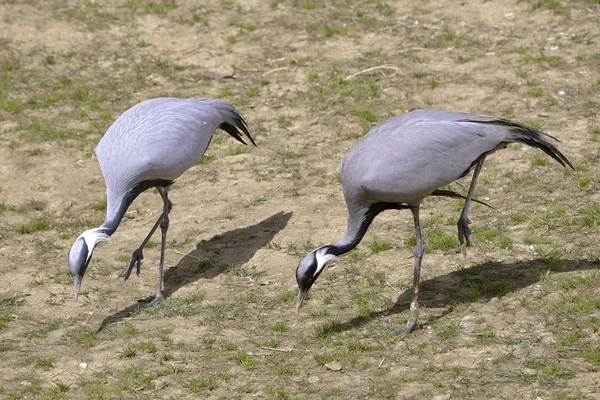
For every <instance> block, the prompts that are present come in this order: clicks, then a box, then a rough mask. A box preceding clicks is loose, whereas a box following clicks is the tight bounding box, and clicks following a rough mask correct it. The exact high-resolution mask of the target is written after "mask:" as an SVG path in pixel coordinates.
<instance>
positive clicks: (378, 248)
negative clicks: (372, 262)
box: [369, 237, 392, 254]
mask: <svg viewBox="0 0 600 400" xmlns="http://www.w3.org/2000/svg"><path fill="white" fill-rule="evenodd" d="M369 248H370V249H371V251H372V252H373V253H375V254H376V253H381V252H382V251H386V250H389V249H391V248H392V244H391V243H389V242H386V241H385V240H379V239H377V238H376V237H374V238H373V242H371V244H370V245H369Z"/></svg>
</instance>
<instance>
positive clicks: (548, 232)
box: [0, 0, 600, 399]
mask: <svg viewBox="0 0 600 400" xmlns="http://www.w3.org/2000/svg"><path fill="white" fill-rule="evenodd" d="M199 3H202V4H201V5H200V4H199ZM599 43H600V5H599V3H598V0H580V1H575V0H573V1H561V0H529V1H525V0H519V1H517V0H506V1H494V2H491V1H481V0H467V1H464V2H461V3H458V2H452V1H445V0H423V1H420V2H411V1H406V0H401V1H391V0H388V1H385V0H382V1H379V0H364V1H358V0H335V1H327V2H320V1H315V0H270V1H268V0H265V1H259V0H239V1H238V0H217V1H208V2H194V1H184V0H164V1H161V0H150V1H148V0H113V1H98V0H95V1H94V0H92V1H84V2H80V1H73V0H68V1H57V0H50V1H36V0H23V1H18V0H0V120H1V123H0V143H1V146H0V273H1V276H2V280H1V283H0V398H6V399H25V398H27V399H32V398H38V399H62V398H65V399H138V398H139V399H168V398H169V399H195V398H210V399H229V398H240V399H246V398H276V399H296V398H298V399H322V398H337V399H354V398H356V399H359V398H360V399H363V398H370V399H380V398H397V399H410V398H415V399H416V398H419V399H423V398H432V399H466V398H473V399H481V398H498V399H512V398H516V397H518V398H522V399H580V398H581V399H598V398H600V373H599V372H598V371H599V370H600V332H599V331H600V291H599V287H600V273H599V271H598V268H599V266H600V263H599V262H598V252H599V247H600V243H599V238H600V234H599V232H598V231H599V227H600V205H599V204H600V202H599V196H598V194H597V184H598V183H599V178H598V177H599V176H600V174H599V170H600V167H599V166H598V161H599V159H600V154H599V149H600V145H599V143H600V121H599V120H598V115H599V113H600V95H599V93H600V67H599V66H600V45H599ZM159 96H177V97H214V98H220V99H223V100H226V101H229V102H231V103H232V104H234V105H235V106H236V107H237V108H238V109H239V110H240V111H241V112H242V113H243V114H244V115H245V117H246V118H247V120H248V122H249V125H250V130H251V132H252V134H253V135H254V138H255V139H256V142H257V144H258V147H256V148H253V147H244V146H242V145H240V144H239V143H237V142H236V141H234V140H233V139H232V138H230V137H229V136H228V135H226V134H225V133H223V132H219V133H217V134H216V136H215V138H214V140H213V143H212V144H211V147H210V148H209V150H208V156H206V157H204V158H202V159H201V160H200V162H199V163H198V165H197V166H195V167H193V168H191V169H190V170H189V171H187V172H186V173H185V174H184V175H183V176H182V177H181V178H180V179H179V180H178V181H177V183H176V184H175V185H174V187H173V190H172V192H171V199H172V200H173V203H174V204H175V207H174V209H173V211H172V213H171V228H170V230H169V237H168V248H167V255H166V260H167V264H168V269H167V271H166V276H165V293H166V294H167V295H168V297H169V299H170V301H171V302H172V303H173V305H174V308H173V309H168V308H165V307H162V306H160V307H154V308H151V309H141V308H140V307H139V306H138V303H137V300H138V299H141V298H145V297H147V296H149V295H151V294H152V293H153V292H154V289H155V282H156V278H157V268H156V266H155V261H156V260H157V259H158V257H159V237H158V236H157V237H156V238H154V240H153V241H152V242H151V243H150V244H149V248H148V249H147V250H146V252H145V263H144V264H143V267H142V274H141V276H140V277H139V278H137V277H135V276H134V277H133V278H132V279H130V280H129V281H127V282H123V280H122V278H121V273H122V271H123V269H124V268H125V266H126V264H127V261H128V259H129V256H130V254H131V251H132V250H133V249H134V248H135V247H136V246H137V245H139V243H140V242H141V240H142V238H143V237H144V235H145V234H146V233H147V231H148V230H149V229H150V227H151V226H152V224H153V222H154V221H155V220H156V218H157V217H158V215H159V213H160V207H161V206H160V204H161V203H160V197H159V196H158V195H157V194H156V192H154V191H152V192H151V191H148V192H147V193H144V194H143V195H141V196H140V197H139V198H138V199H137V200H136V201H135V203H134V204H133V205H132V207H131V208H130V209H129V211H128V212H127V214H126V218H125V219H124V220H123V221H122V223H121V226H120V228H119V230H118V231H117V232H116V233H115V234H114V236H113V238H112V243H111V244H103V245H101V246H99V247H98V248H97V249H96V251H95V253H94V259H93V260H92V263H91V266H90V269H89V270H88V273H87V275H86V277H85V280H84V282H83V289H82V293H81V296H80V299H79V301H78V302H75V301H74V300H73V289H72V278H71V277H70V275H69V273H68V269H67V254H68V251H69V248H70V246H71V244H72V243H73V241H74V239H75V238H76V237H77V236H78V235H79V234H80V233H81V232H82V231H83V230H85V229H88V228H91V227H96V226H99V225H100V224H101V223H102V220H103V217H104V210H105V207H106V203H105V201H104V190H105V188H104V181H103V179H102V176H101V174H100V169H99V166H98V163H97V161H96V160H95V159H94V158H93V157H91V156H92V153H93V148H94V147H95V144H96V143H97V142H98V140H99V139H100V138H101V136H102V134H103V133H104V132H105V131H106V129H107V128H108V127H109V126H110V124H111V123H112V122H113V121H114V119H115V118H116V117H118V116H119V115H120V114H121V113H122V112H124V111H125V110H126V109H128V108H129V107H131V106H132V105H134V104H136V103H137V102H139V101H141V100H144V99H148V98H153V97H159ZM415 108H441V109H451V110H456V111H466V112H472V113H479V114H491V115H498V116H503V117H506V118H510V119H515V120H518V121H521V122H524V123H527V124H530V125H532V126H536V127H538V128H542V129H543V130H545V131H546V132H548V133H550V134H552V135H554V136H556V137H557V138H559V139H560V140H561V143H560V145H559V147H560V149H561V150H563V152H564V153H565V154H566V155H567V157H568V158H569V159H570V160H571V161H572V162H573V164H574V165H575V167H576V168H575V171H568V170H564V169H563V168H561V167H560V166H559V165H558V164H557V163H555V162H554V161H552V160H551V159H549V158H548V157H547V156H546V155H545V154H543V153H541V152H540V151H537V150H534V149H531V148H528V147H523V146H519V145H511V146H509V148H508V149H506V150H503V151H501V152H498V153H496V154H494V155H493V156H491V157H489V158H488V160H487V161H486V163H485V166H484V169H483V172H482V175H481V177H480V181H479V185H478V188H477V192H476V195H477V196H478V197H480V198H483V197H485V198H487V199H489V200H488V202H489V203H490V204H491V205H492V206H493V207H494V209H489V208H486V207H481V206H477V205H476V206H474V208H473V209H472V210H471V219H472V221H473V223H472V227H473V228H474V232H475V239H476V242H477V244H478V246H477V247H476V248H472V249H470V251H469V254H468V257H466V258H464V257H463V256H462V255H461V254H460V253H458V252H457V251H456V250H457V248H458V245H457V240H456V225H455V224H456V221H457V217H458V215H459V210H460V207H461V203H460V202H457V201H455V200H448V199H430V200H426V201H425V202H424V204H423V208H422V218H423V221H424V234H425V239H426V241H427V247H426V254H425V258H424V264H423V270H424V271H423V272H422V277H421V279H422V282H423V289H422V298H421V305H422V307H423V308H422V313H421V318H420V321H419V324H418V327H417V329H416V330H415V331H414V332H413V333H411V334H409V335H407V336H405V337H396V336H392V335H390V334H389V333H390V332H391V330H392V329H393V328H394V327H396V326H398V325H399V324H402V323H403V322H405V320H406V317H407V307H408V303H409V300H410V293H411V292H410V282H411V279H412V277H411V274H412V260H411V259H410V256H411V254H412V247H411V246H412V243H413V242H414V232H413V226H412V218H411V216H410V213H409V212H407V211H403V212H398V211H393V212H392V211H389V212H386V213H384V214H382V215H380V216H379V217H378V218H377V219H376V220H375V222H374V224H373V225H372V227H371V229H370V231H369V232H368V233H367V235H366V237H365V239H364V240H363V242H362V243H361V244H360V245H359V246H358V247H357V249H356V250H354V251H352V252H351V253H349V254H348V255H345V256H343V257H341V258H340V259H339V260H338V261H336V262H335V263H334V264H333V265H331V267H330V268H329V269H328V270H327V271H326V272H325V273H323V274H322V275H321V277H320V279H319V281H318V282H317V284H316V285H315V286H314V287H313V289H312V296H311V297H310V298H309V299H308V300H307V301H306V302H305V306H304V309H303V311H302V312H301V313H300V314H299V315H296V314H295V312H294V311H293V307H294V301H295V297H296V282H295V277H294V271H295V268H296V266H297V263H298V261H299V259H300V258H301V257H302V256H304V254H305V253H306V252H307V251H309V250H311V249H313V248H314V247H316V246H318V245H324V244H329V243H332V242H334V241H336V240H337V239H339V238H340V237H341V236H342V235H343V234H344V230H345V224H346V214H345V207H344V203H343V198H342V194H341V187H340V184H339V177H338V175H337V169H338V165H339V162H340V160H341V158H342V157H343V154H344V153H345V152H346V151H347V149H348V148H350V146H352V144H354V143H355V142H356V140H357V139H358V138H359V137H360V136H361V135H363V134H364V133H365V132H367V131H368V130H369V129H370V128H371V127H372V126H374V125H375V124H377V123H379V122H381V121H383V120H385V119H386V118H388V117H390V116H393V115H396V114H399V113H402V112H406V111H408V110H411V109H415ZM468 179H469V177H467V178H466V180H463V181H462V182H458V183H456V184H453V185H452V188H453V189H455V190H458V191H461V192H462V193H466V190H467V187H468V183H469V180H468ZM334 361H335V362H336V363H334V364H333V367H332V364H330V363H332V362H334ZM327 366H328V367H329V368H328V367H327ZM336 366H337V368H336ZM340 367H341V370H337V369H339V368H340Z"/></svg>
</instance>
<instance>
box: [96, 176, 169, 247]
mask: <svg viewBox="0 0 600 400" xmlns="http://www.w3.org/2000/svg"><path fill="white" fill-rule="evenodd" d="M172 184H173V181H167V180H163V179H153V180H146V181H142V182H139V183H137V184H135V185H133V187H132V188H131V189H129V190H123V191H120V190H111V189H110V188H108V187H107V190H106V217H105V218H104V223H103V224H102V226H101V227H100V228H98V230H99V231H100V232H101V233H104V234H106V235H108V236H111V235H112V234H113V233H115V231H116V230H117V228H118V227H119V224H120V223H121V220H122V219H123V216H124V215H125V212H126V211H127V209H128V208H129V206H130V205H131V203H132V202H133V201H134V200H135V199H136V197H138V196H139V195H140V193H142V192H143V191H145V190H147V189H149V188H152V187H156V186H161V187H167V186H170V185H172ZM123 193H124V194H123Z"/></svg>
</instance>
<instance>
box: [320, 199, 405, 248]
mask: <svg viewBox="0 0 600 400" xmlns="http://www.w3.org/2000/svg"><path fill="white" fill-rule="evenodd" d="M401 208H407V206H405V205H403V204H398V203H375V204H371V205H369V206H367V207H352V206H350V205H348V228H347V229H346V234H345V235H344V237H343V238H341V239H340V240H338V241H337V242H336V243H334V244H332V245H331V246H329V249H328V251H327V253H329V254H333V255H335V256H339V255H342V254H344V253H347V252H349V251H350V250H352V249H353V248H355V247H356V246H358V244H359V243H360V241H361V240H362V238H363V237H364V236H365V233H367V229H369V226H370V225H371V222H373V219H375V217H376V216H377V215H378V214H379V213H380V212H382V211H384V210H390V209H401Z"/></svg>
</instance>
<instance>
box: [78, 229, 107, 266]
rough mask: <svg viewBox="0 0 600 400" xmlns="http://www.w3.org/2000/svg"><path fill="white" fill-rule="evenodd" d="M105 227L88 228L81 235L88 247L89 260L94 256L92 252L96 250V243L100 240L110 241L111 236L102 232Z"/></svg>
mask: <svg viewBox="0 0 600 400" xmlns="http://www.w3.org/2000/svg"><path fill="white" fill-rule="evenodd" d="M102 231H103V229H102V228H94V229H88V230H87V231H85V232H83V233H82V234H81V235H79V237H78V238H77V239H79V238H82V239H83V240H84V241H85V244H86V246H87V248H88V254H87V261H89V260H90V257H91V256H92V253H93V252H94V248H95V247H96V245H97V244H98V243H100V242H110V236H108V235H107V234H106V233H104V232H102Z"/></svg>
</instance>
